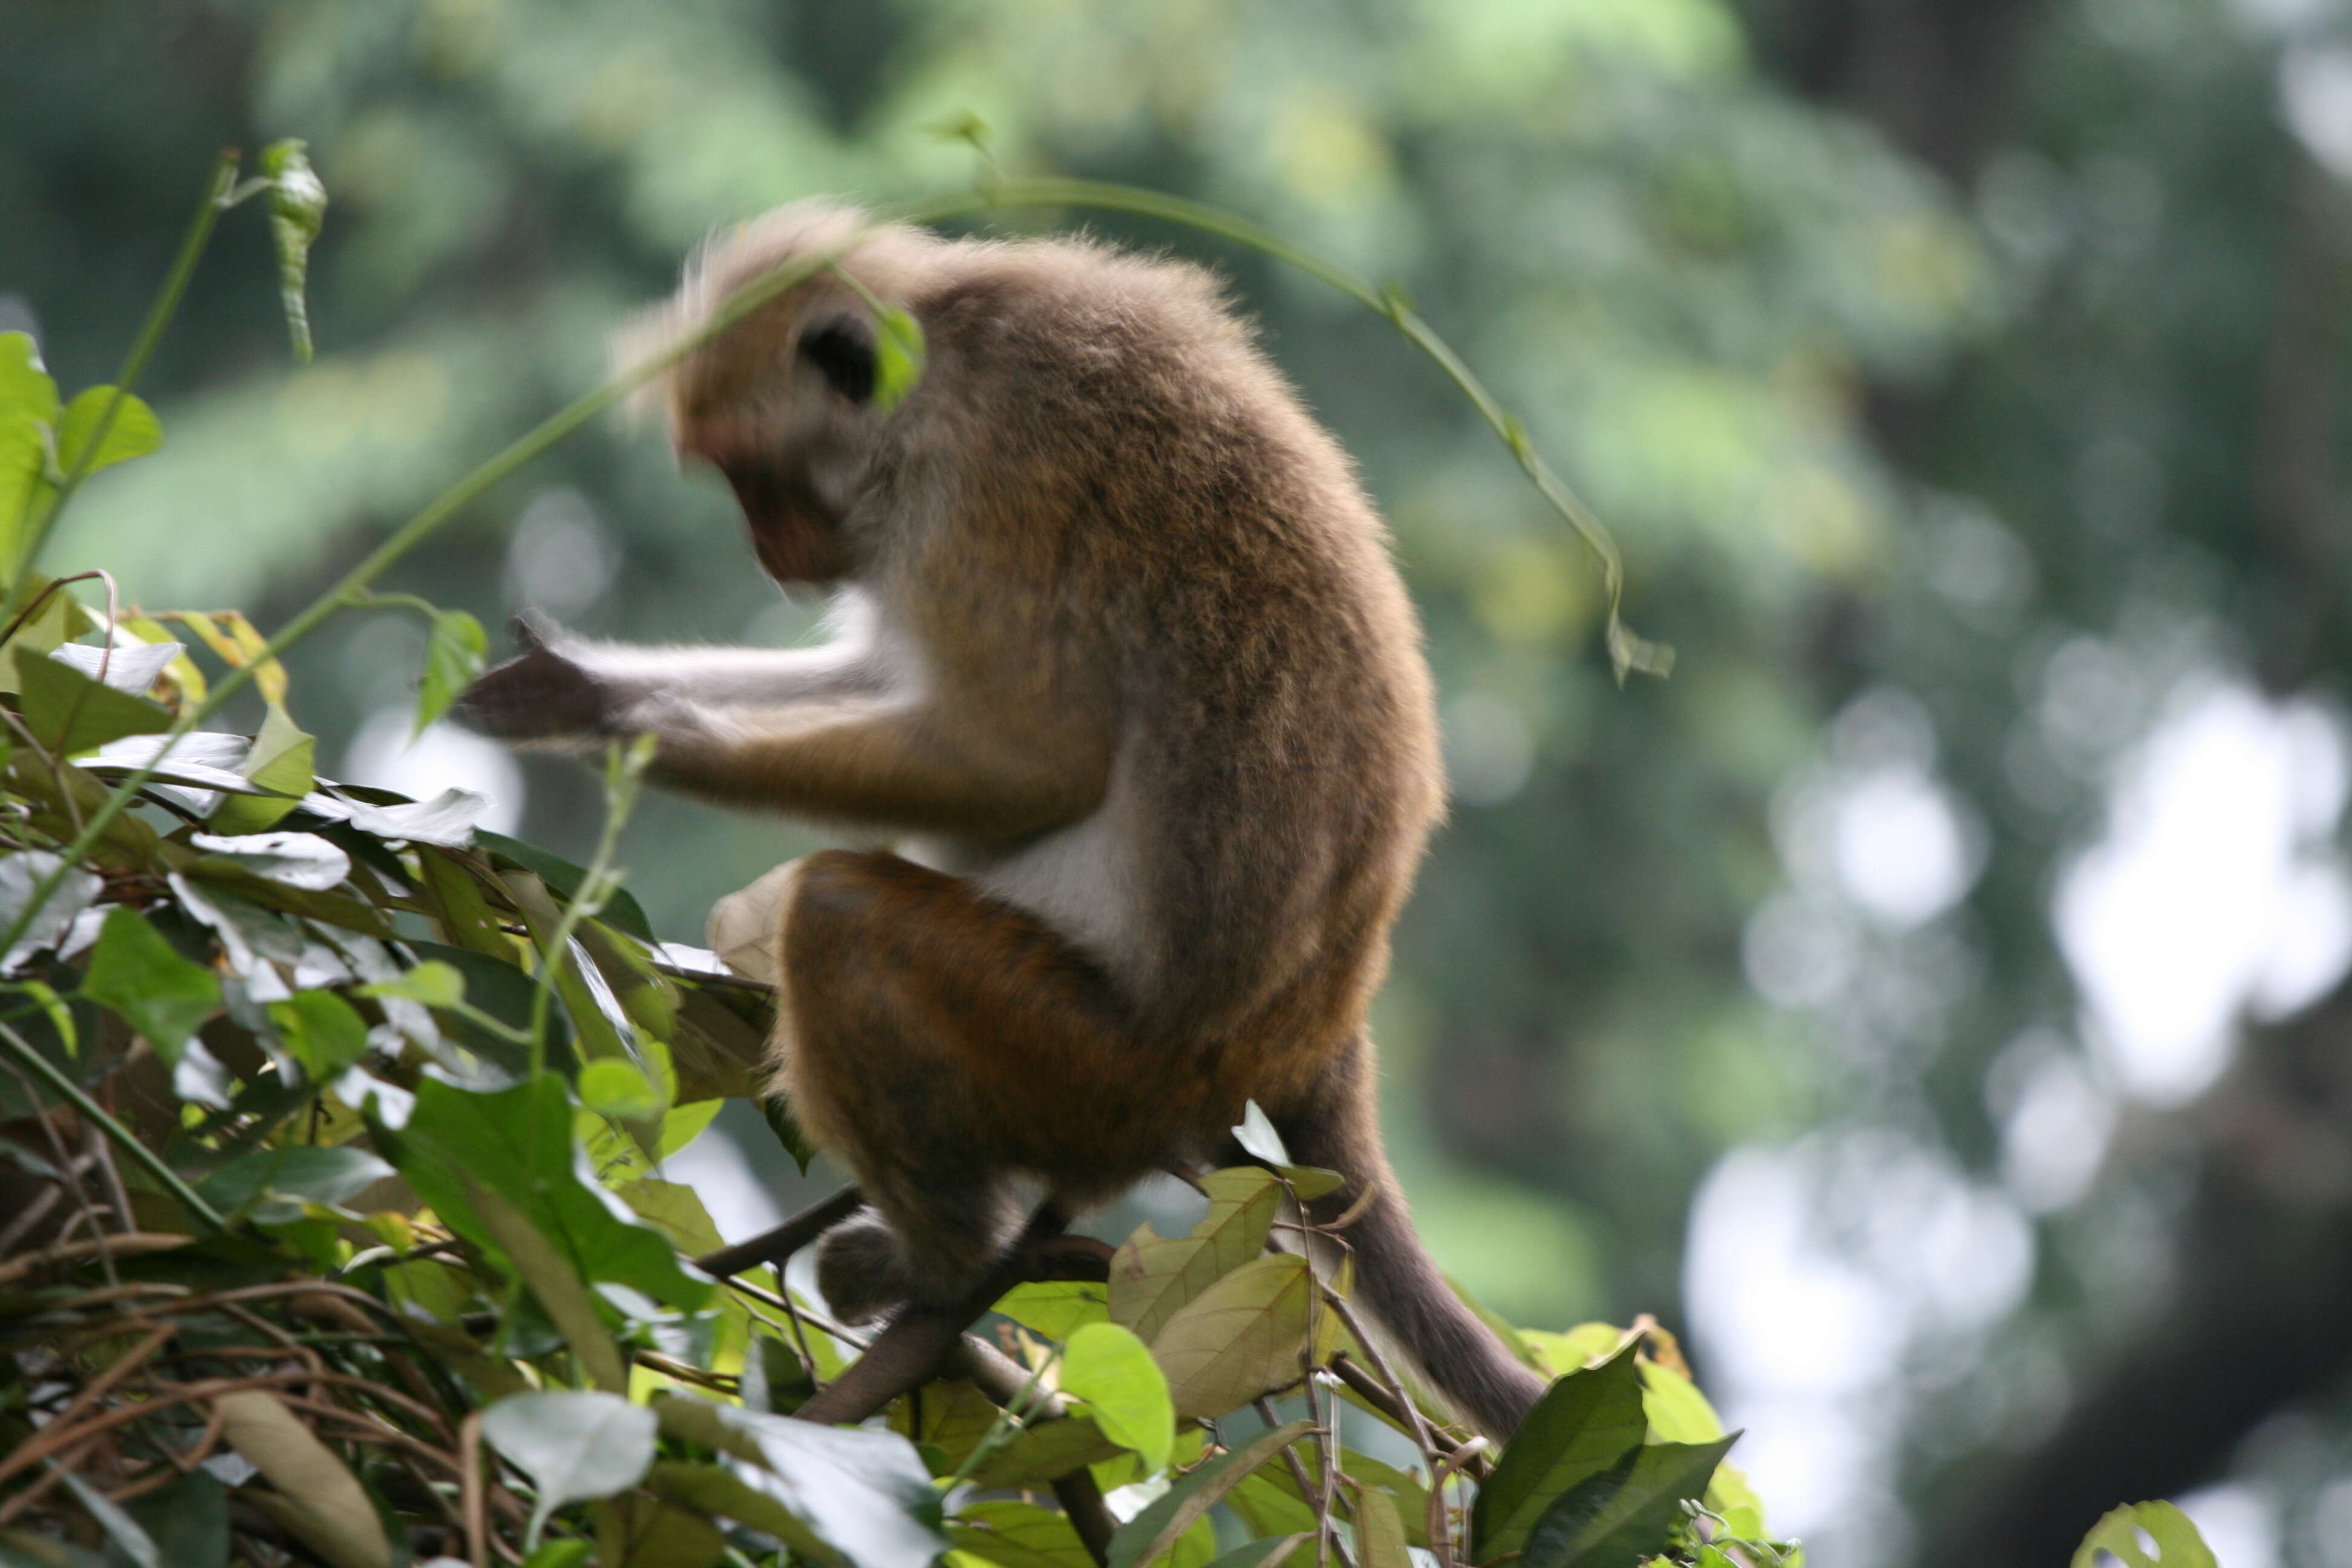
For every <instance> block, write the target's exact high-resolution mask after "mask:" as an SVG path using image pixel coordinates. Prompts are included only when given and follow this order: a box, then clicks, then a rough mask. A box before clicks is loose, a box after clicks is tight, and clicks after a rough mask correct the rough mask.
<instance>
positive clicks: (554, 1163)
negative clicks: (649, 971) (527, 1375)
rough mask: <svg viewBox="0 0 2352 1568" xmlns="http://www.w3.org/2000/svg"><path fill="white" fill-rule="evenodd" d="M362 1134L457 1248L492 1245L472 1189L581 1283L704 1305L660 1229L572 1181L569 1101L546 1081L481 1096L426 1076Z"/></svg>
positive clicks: (706, 1289)
mask: <svg viewBox="0 0 2352 1568" xmlns="http://www.w3.org/2000/svg"><path fill="white" fill-rule="evenodd" d="M370 1131H371V1132H372V1134H373V1140H374V1142H375V1146H376V1148H377V1149H378V1151H380V1152H382V1153H383V1155H384V1157H385V1158H387V1159H389V1160H390V1161H391V1162H392V1163H393V1165H394V1168H396V1169H397V1170H398V1171H399V1172H400V1173H401V1174H402V1175H403V1176H404V1177H406V1178H407V1179H408V1183H409V1184H410V1185H411V1186H413V1187H415V1189H416V1194H417V1196H418V1197H419V1198H421V1199H423V1200H424V1201H425V1203H426V1204H429V1205H432V1208H433V1211H434V1212H435V1213H436V1215H439V1216H440V1217H441V1218H442V1220H443V1221H444V1222H445V1223H446V1224H447V1225H448V1226H450V1228H452V1229H453V1230H455V1231H457V1234H458V1235H460V1236H462V1237H465V1238H466V1239H467V1240H468V1241H471V1242H473V1243H475V1244H476V1245H478V1246H482V1247H493V1248H497V1247H498V1241H497V1237H495V1236H494V1235H493V1234H492V1232H491V1231H490V1229H489V1227H488V1226H487V1225H485V1224H484V1223H483V1221H482V1219H481V1216H480V1215H479V1214H478V1212H477V1211H476V1208H475V1205H474V1203H473V1200H472V1197H471V1190H472V1188H473V1186H474V1185H475V1184H479V1185H481V1186H483V1187H487V1188H488V1189H490V1190H491V1191H494V1192H496V1193H497V1194H499V1196H500V1197H502V1198H504V1199H505V1200H506V1201H507V1202H508V1203H509V1204H510V1205H513V1207H514V1208H515V1210H516V1211H517V1212H518V1213H520V1215H522V1216H523V1217H524V1218H525V1219H526V1220H528V1221H529V1222H530V1226H531V1228H532V1229H533V1230H535V1231H537V1232H538V1233H539V1234H541V1235H542V1236H544V1237H547V1238H548V1239H549V1241H550V1242H551V1243H552V1244H553V1245H554V1246H555V1247H557V1249H558V1250H559V1251H560V1252H561V1253H562V1255H563V1257H564V1258H565V1259H566V1260H567V1261H568V1262H569V1263H570V1264H571V1266H572V1268H574V1269H576V1270H577V1271H578V1273H579V1276H580V1278H581V1279H583V1280H585V1281H586V1282H587V1283H588V1284H590V1285H592V1286H593V1285H599V1284H614V1285H626V1286H627V1287H629V1288H630V1289H633V1290H636V1291H639V1292H641V1293H642V1294H644V1295H646V1296H650V1297H651V1298H653V1299H654V1300H656V1301H660V1302H663V1303H664V1304H666V1305H668V1306H672V1307H676V1308H677V1309H679V1310H682V1311H695V1310H699V1309H701V1308H702V1307H704V1306H706V1305H708V1304H709V1300H710V1293H711V1290H712V1285H711V1282H710V1281H709V1279H704V1278H702V1277H701V1276H700V1275H690V1274H688V1272H687V1271H686V1270H685V1269H684V1268H682V1267H680V1264H679V1259H678V1256H677V1249H676V1248H675V1247H671V1246H670V1244H669V1242H668V1240H667V1238H665V1237H663V1235H662V1234H661V1232H660V1231H658V1230H656V1229H655V1228H653V1227H652V1226H648V1225H645V1224H642V1223H640V1222H638V1221H637V1220H635V1219H632V1218H624V1217H622V1215H616V1214H614V1212H613V1210H612V1208H611V1207H609V1206H607V1205H606V1202H605V1199H604V1195H603V1194H601V1193H599V1192H595V1191H592V1190H591V1189H590V1188H589V1187H588V1186H587V1185H586V1184H584V1183H583V1182H582V1181H581V1179H580V1176H579V1174H578V1170H577V1167H576V1165H575V1159H576V1156H577V1152H578V1148H579V1145H578V1144H577V1142H575V1141H574V1140H573V1137H572V1105H571V1100H570V1099H569V1097H568V1096H567V1095H566V1094H565V1093H564V1089H563V1083H562V1079H559V1078H558V1077H556V1076H555V1075H554V1074H552V1073H549V1074H544V1075H542V1076H541V1077H540V1078H538V1079H532V1080H530V1081H528V1082H524V1083H518V1084H515V1085H513V1086H512V1087H510V1088H507V1089H499V1090H495V1091H490V1092H476V1091H474V1090H471V1089H464V1088H461V1087H459V1086H457V1085H456V1084H453V1083H450V1082H448V1081H447V1080H446V1079H442V1078H439V1077H435V1076H428V1077H426V1078H425V1079H421V1080H420V1081H419V1082H418V1083H417V1086H416V1103H415V1107H414V1109H413V1110H411V1111H410V1113H409V1117H408V1120H407V1121H405V1122H404V1123H403V1124H402V1125H401V1126H400V1127H399V1128H398V1129H394V1128H392V1127H390V1126H388V1125H386V1124H385V1123H383V1121H371V1122H370ZM499 1250H501V1251H502V1250H503V1249H502V1248H500V1249H499Z"/></svg>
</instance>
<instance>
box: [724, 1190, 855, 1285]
mask: <svg viewBox="0 0 2352 1568" xmlns="http://www.w3.org/2000/svg"><path fill="white" fill-rule="evenodd" d="M865 1203H866V1196H865V1194H863V1193H861V1192H859V1191H858V1190H857V1188H856V1186H855V1185H852V1186H846V1187H844V1188H842V1189H841V1190H840V1191H839V1192H837V1193H835V1194H833V1195H832V1196H830V1197H824V1198H819V1199H818V1200H817V1201H816V1202H815V1203H813V1204H811V1205H809V1206H808V1207H806V1208H804V1209H803V1210H801V1211H800V1213H798V1214H796V1215H793V1216H792V1218H790V1219H788V1220H785V1221H784V1222H783V1223H782V1225H779V1226H773V1227H772V1228H771V1229H768V1230H763V1231H761V1233H760V1234H759V1235H757V1236H754V1237H749V1238H747V1239H745V1240H742V1241H739V1242H735V1243H733V1244H732V1245H730V1246H727V1247H720V1248H719V1250H718V1251H716V1252H706V1253H704V1254H703V1255H702V1256H701V1257H699V1258H696V1259H695V1260H694V1266H695V1267H696V1268H699V1269H701V1270H702V1271H703V1272H704V1273H705V1274H708V1275H709V1276H710V1277H711V1278H712V1279H727V1278H729V1277H730V1276H732V1275H736V1274H740V1273H742V1272H743V1270H745V1269H747V1268H758V1267H759V1266H760V1265H761V1264H762V1263H772V1264H777V1265H779V1266H781V1265H782V1263H783V1262H784V1261H785V1260H786V1259H787V1258H791V1257H792V1255H793V1253H795V1252H798V1251H799V1250H800V1249H801V1248H802V1247H806V1246H807V1245H808V1244H809V1243H810V1242H813V1241H814V1240H815V1239H816V1238H817V1237H821V1236H823V1235H824V1233H825V1232H826V1231H828V1230H831V1229H832V1228H833V1227H834V1226H836V1225H839V1224H840V1223H841V1222H842V1221H843V1220H845V1219H847V1218H848V1217H849V1216H850V1215H854V1214H856V1212H857V1211H858V1210H859V1209H860V1208H861V1207H863V1206H864V1205H865ZM778 1278H779V1281H780V1282H781V1279H782V1276H781V1275H779V1277H778Z"/></svg>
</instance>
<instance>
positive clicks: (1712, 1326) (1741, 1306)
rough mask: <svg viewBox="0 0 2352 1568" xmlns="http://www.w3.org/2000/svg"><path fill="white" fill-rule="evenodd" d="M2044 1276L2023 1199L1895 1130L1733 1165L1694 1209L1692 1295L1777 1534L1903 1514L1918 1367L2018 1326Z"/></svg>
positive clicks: (1741, 1155) (1706, 1188)
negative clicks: (1900, 1496)
mask: <svg viewBox="0 0 2352 1568" xmlns="http://www.w3.org/2000/svg"><path fill="white" fill-rule="evenodd" d="M2032 1262H2033V1249H2032V1231H2031V1229H2030V1227H2029V1226H2027V1224H2026V1221H2025V1219H2024V1216H2023V1215H2021V1214H2020V1213H2019V1212H2018V1210H2017V1209H2016V1207H2015V1206H2014V1205H2012V1204H2011V1202H2010V1201H2009V1200H2008V1198H2007V1197H2006V1196H2004V1195H2003V1194H2001V1193H2000V1191H1999V1190H1998V1189H1996V1188H1992V1187H1989V1186H1986V1185H1983V1184H1978V1183H1975V1182H1971V1181H1970V1180H1969V1179H1968V1177H1966V1176H1965V1175H1964V1174H1962V1173H1961V1172H1960V1171H1959V1170H1958V1167H1957V1166H1956V1165H1955V1164H1954V1163H1952V1162H1951V1161H1950V1159H1949V1158H1948V1157H1947V1156H1945V1155H1944V1154H1942V1153H1940V1152H1937V1151H1934V1150H1930V1149H1927V1148H1924V1147H1922V1146H1920V1145H1918V1144H1916V1143H1913V1142H1907V1141H1906V1140H1904V1139H1902V1138H1900V1137H1897V1136H1895V1135H1894V1134H1891V1133H1886V1132H1877V1131H1864V1132H1857V1133H1851V1134H1846V1135H1843V1136H1840V1137H1834V1138H1817V1139H1811V1140H1808V1141H1806V1142H1801V1143H1797V1144H1794V1145H1791V1146H1790V1147H1786V1148H1780V1149H1769V1148H1762V1147H1749V1148H1744V1149H1738V1150H1735V1151H1733V1152H1731V1153H1729V1154H1727V1155H1726V1156H1725V1157H1724V1158H1723V1159H1722V1160H1721V1161H1720V1162H1718V1163H1717V1165H1716V1168H1715V1170H1714V1171H1713V1172H1712V1173H1710V1174H1709V1175H1708V1176H1707V1178H1706V1182H1705V1183H1704V1184H1702V1185H1701V1187H1700V1189H1699V1192H1698V1194H1697V1196H1696V1199H1695V1200H1694V1202H1693V1205H1692V1209H1691V1223H1690V1241H1689V1245H1688V1250H1687V1251H1686V1253H1685V1265H1684V1267H1685V1280H1684V1284H1685V1299H1686V1300H1688V1302H1689V1304H1690V1312H1691V1322H1692V1327H1693V1329H1694V1331H1696V1335H1697V1338H1698V1342H1699V1344H1700V1345H1701V1347H1702V1348H1703V1349H1704V1351H1705V1352H1706V1356H1707V1358H1708V1360H1709V1362H1710V1363H1712V1364H1713V1365H1714V1366H1715V1367H1716V1368H1717V1388H1718V1389H1719V1391H1720V1393H1721V1394H1722V1395H1723V1401H1722V1403H1723V1405H1724V1409H1725V1414H1726V1417H1727V1420H1729V1421H1730V1422H1731V1424H1732V1425H1734V1426H1748V1428H1749V1431H1750V1434H1751V1436H1750V1438H1749V1440H1748V1442H1747V1443H1744V1444H1743V1445H1742V1447H1741V1454H1740V1463H1741V1464H1742V1465H1743V1466H1746V1467H1748V1469H1749V1470H1750V1472H1751V1474H1752V1475H1753V1476H1754V1478H1755V1480H1756V1483H1757V1487H1758V1489H1759V1491H1760V1492H1761V1493H1762V1494H1763V1495H1764V1496H1765V1497H1766V1498H1768V1499H1769V1500H1770V1502H1771V1508H1772V1525H1773V1528H1774V1529H1775V1530H1776V1531H1789V1532H1791V1533H1796V1534H1804V1533H1806V1532H1808V1531H1816V1532H1817V1531H1820V1530H1821V1528H1822V1527H1823V1526H1824V1525H1841V1524H1846V1523H1851V1522H1853V1521H1855V1520H1856V1519H1858V1518H1860V1517H1863V1516H1869V1515H1875V1514H1879V1513H1883V1512H1885V1511H1886V1510H1889V1509H1891V1508H1892V1506H1893V1500H1894V1487H1895V1472H1894V1465H1895V1449H1896V1444H1895V1438H1894V1433H1895V1426H1897V1424H1898V1422H1899V1414H1900V1412H1899V1407H1900V1405H1901V1394H1900V1384H1901V1382H1902V1379H1903V1377H1904V1374H1905V1369H1906V1361H1907V1360H1908V1358H1909V1357H1910V1356H1911V1354H1912V1353H1913V1352H1914V1351H1915V1350H1916V1348H1917V1347H1918V1346H1920V1345H1921V1344H1922V1343H1924V1342H1927V1341H1930V1340H1936V1339H1943V1340H1948V1339H1950V1338H1951V1337H1953V1336H1963V1337H1965V1336H1971V1335H1976V1334H1980V1333H1981V1332H1982V1331H1985V1330H1986V1329H1988V1328H1990V1327H1991V1326H1992V1325H1993V1324H1995V1323H1997V1322H1999V1321H2000V1320H2001V1319H2002V1318H2004V1317H2006V1316H2007V1315H2008V1314H2009V1313H2010V1312H2011V1310H2013V1309H2014V1308H2015V1307H2016V1305H2017V1303H2018V1302H2019V1301H2020V1300H2022V1299H2023V1296H2024V1293H2025V1290H2026V1288H2027V1286H2028V1284H2029V1283H2030V1281H2031V1279H2032Z"/></svg>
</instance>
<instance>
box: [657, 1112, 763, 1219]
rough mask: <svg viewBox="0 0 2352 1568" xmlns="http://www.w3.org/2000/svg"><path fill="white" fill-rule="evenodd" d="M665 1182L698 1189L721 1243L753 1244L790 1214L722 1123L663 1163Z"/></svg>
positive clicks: (662, 1172)
mask: <svg viewBox="0 0 2352 1568" xmlns="http://www.w3.org/2000/svg"><path fill="white" fill-rule="evenodd" d="M661 1178H662V1180H663V1181H665V1182H676V1183H677V1184H679V1185H681V1186H688V1187H692V1188H693V1189H694V1194H695V1196H697V1197H698V1198H700V1199H701V1200H702V1208H703V1212H704V1213H706V1214H708V1215H709V1216H710V1223H711V1224H712V1225H714V1226H718V1228H719V1240H721V1241H724V1242H728V1243H730V1244H731V1243H734V1242H738V1241H744V1240H748V1239H749V1238H750V1237H755V1236H757V1235H759V1234H760V1233H761V1231H763V1230H767V1229H770V1228H771V1227H772V1226H777V1225H781V1224H782V1223H783V1218H784V1211H783V1210H782V1208H779V1207H778V1206H777V1205H776V1200H775V1199H774V1198H773V1197H772V1196H771V1195H770V1194H769V1192H768V1189H767V1186H766V1185H765V1184H763V1183H762V1182H761V1180H760V1176H759V1173H758V1172H757V1171H755V1170H754V1169H752V1166H751V1161H750V1160H749V1159H747V1158H745V1157H744V1153H743V1150H742V1146H741V1145H740V1144H739V1143H737V1142H735V1140H734V1139H733V1138H731V1137H730V1136H729V1135H728V1134H727V1133H726V1131H723V1130H722V1129H721V1128H720V1127H719V1125H718V1124H717V1123H716V1122H714V1123H712V1124H711V1125H710V1126H709V1127H706V1128H704V1129H703V1130H702V1131H700V1132H699V1133H698V1134H696V1136H695V1138H694V1140H693V1142H689V1143H688V1144H687V1146H686V1147H685V1148H683V1149H680V1150H679V1151H678V1152H677V1153H675V1154H672V1155H671V1156H670V1157H669V1158H668V1159H667V1160H664V1161H663V1162H662V1167H661Z"/></svg>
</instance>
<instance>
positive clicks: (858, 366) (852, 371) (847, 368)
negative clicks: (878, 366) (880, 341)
mask: <svg viewBox="0 0 2352 1568" xmlns="http://www.w3.org/2000/svg"><path fill="white" fill-rule="evenodd" d="M800 354H801V358H803V359H804V360H806V361H808V362H809V363H811V364H813V365H814V366H816V368H817V369H818V371H819V372H820V373H822V374H824V381H825V384H826V385H827V386H830V387H832V388H833V390H834V391H835V392H837V393H839V394H840V395H842V396H844V397H845V398H847V399H849V401H850V402H852V403H855V404H856V405H859V406H860V407H863V406H864V405H866V404H868V403H871V402H873V401H874V334H873V331H872V329H870V328H868V327H867V326H866V323H865V322H863V321H856V320H855V319H853V318H851V317H847V316H842V317H838V318H836V319H835V320H833V321H820V322H818V323H816V324H815V325H814V326H812V327H810V328H809V330H808V331H806V332H804V333H803V334H802V336H801V347H800Z"/></svg>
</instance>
